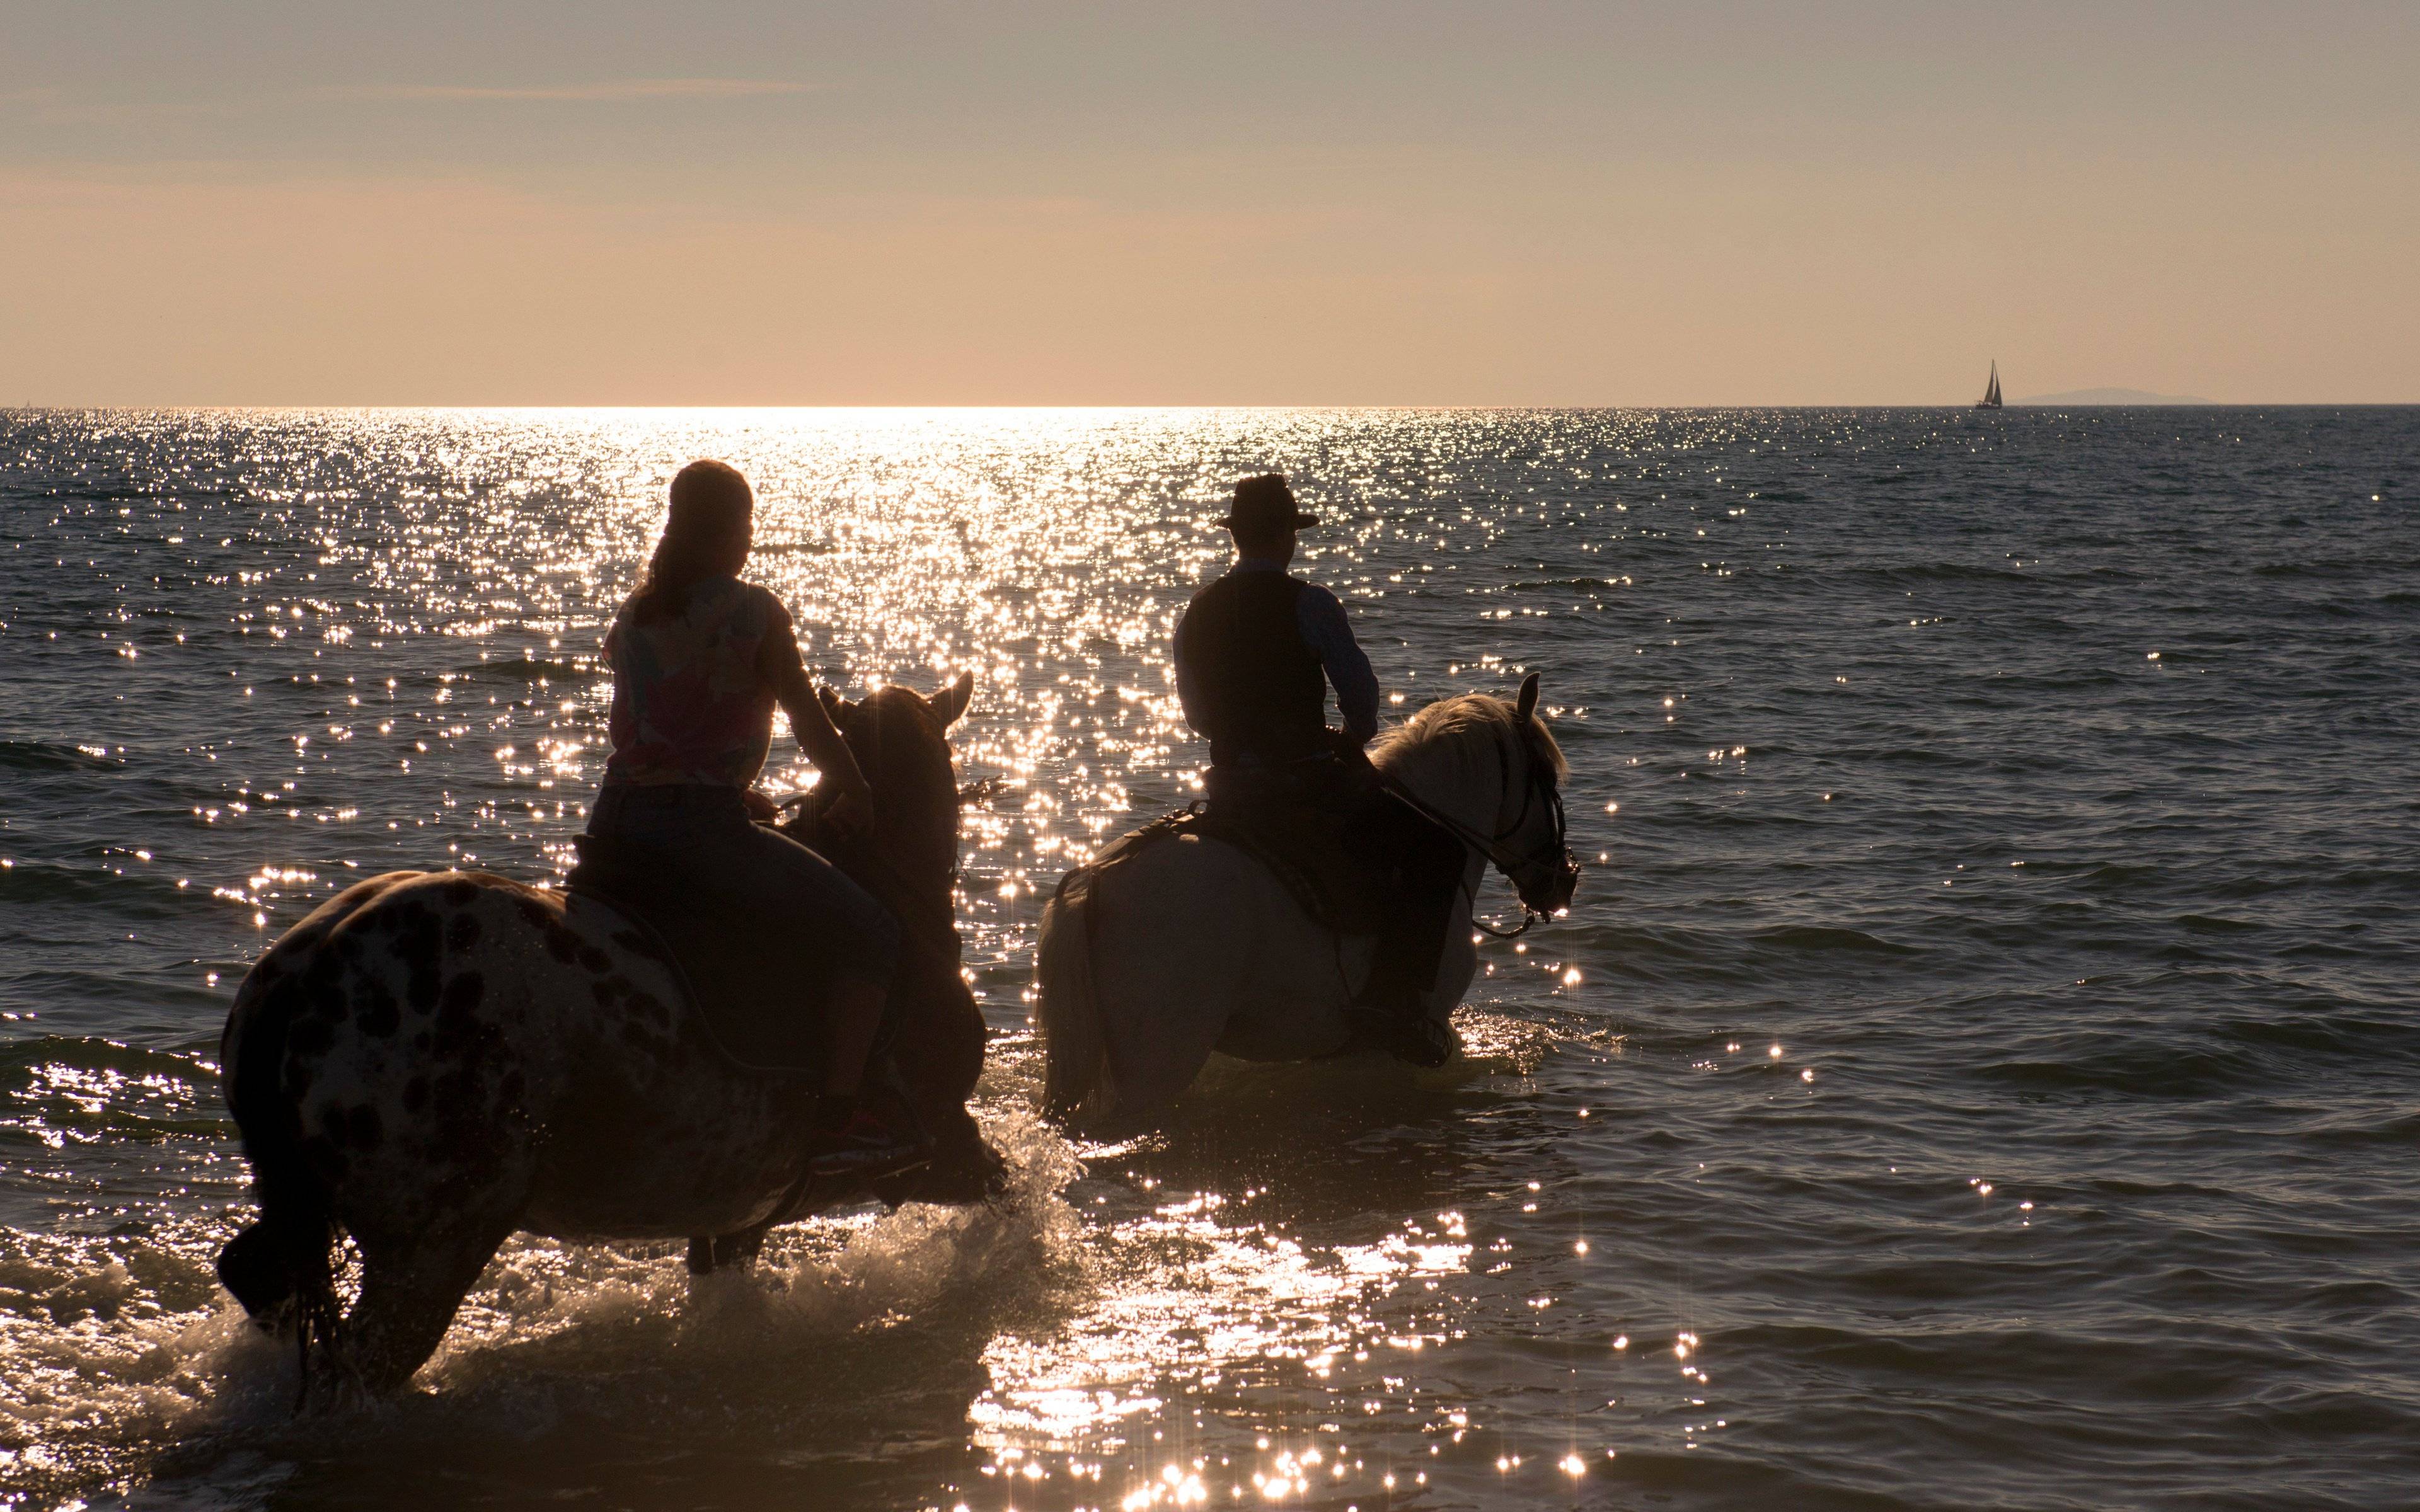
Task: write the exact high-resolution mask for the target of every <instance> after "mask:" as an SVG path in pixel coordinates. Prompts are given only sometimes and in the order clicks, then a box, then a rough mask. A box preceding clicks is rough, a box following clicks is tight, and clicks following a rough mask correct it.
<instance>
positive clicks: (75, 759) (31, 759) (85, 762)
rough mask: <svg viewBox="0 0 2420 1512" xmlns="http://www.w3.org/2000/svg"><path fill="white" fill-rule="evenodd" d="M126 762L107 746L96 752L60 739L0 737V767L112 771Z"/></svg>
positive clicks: (62, 770)
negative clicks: (113, 753) (12, 738)
mask: <svg viewBox="0 0 2420 1512" xmlns="http://www.w3.org/2000/svg"><path fill="white" fill-rule="evenodd" d="M125 766H126V760H125V758H124V757H121V756H113V755H110V754H109V753H108V752H107V750H106V749H102V750H101V751H100V752H99V753H98V754H96V752H95V750H94V748H91V747H85V746H76V745H70V744H68V743H66V742H63V741H50V740H0V771H10V772H115V771H122V770H124V768H125Z"/></svg>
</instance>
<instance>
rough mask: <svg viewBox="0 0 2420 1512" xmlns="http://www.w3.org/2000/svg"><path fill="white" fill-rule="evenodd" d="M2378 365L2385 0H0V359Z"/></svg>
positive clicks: (2399, 38) (2084, 377)
mask: <svg viewBox="0 0 2420 1512" xmlns="http://www.w3.org/2000/svg"><path fill="white" fill-rule="evenodd" d="M1994 357H1996V358H1997V359H1998V360H1999V363H2000V367H2001V371H2002V373H2003V375H2004V376H2005V379H2006V383H2007V386H2008V390H2009V393H2010V394H2011V395H2012V396H2013V395H2022V394H2028V393H2043V392H2048V391H2055V390H2061V389H2072V388H2084V387H2092V386H2102V385H2124V386H2129V387H2134V388H2142V389H2151V390H2159V391H2164V392H2170V393H2195V394H2202V395H2207V396H2209V397H2212V398H2217V399H2222V400H2237V401H2246V402H2258V401H2339V400H2341V401H2362V400H2373V401H2383V400H2394V401H2420V4H2413V3H2410V0H2405V3H2399V4H2393V5H2329V4H2322V3H2312V0H2303V3H2298V4H2278V5H2264V6H2248V5H2228V4H2197V5H2182V4H2178V5H2154V4H2142V5H2127V4H2123V3H2110V0H2102V3H2097V4H2091V5H2055V4H2034V3H2014V4H2002V5H1997V6H1984V5H1964V4H1960V5H1930V6H1918V5H1904V6H1894V5H1881V4H1837V5H1820V4H1798V5H1751V4H1740V5H1718V4H1706V3H1698V4H1690V5H1674V6H1625V5H1615V4H1601V5H1577V4H1571V5H1523V4H1508V3H1504V0H1491V3H1487V4H1470V5H1455V6H1448V5H1424V4H1406V3H1401V0H1398V3H1393V4H1383V5H1353V4H1323V3H1320V0H1289V3H1286V4H1281V5H1221V4H1217V3H1215V0H1213V3H1204V0H1193V3H1189V4H1183V5H1168V4H1154V3H1146V0H1132V3H1127V4H1120V5H1096V6H1082V5H1032V6H1014V5H1005V4H995V5H983V6H976V5H966V6H957V5H935V4H915V3H903V0H887V3H883V4H877V5H862V6H861V5H853V4H831V3H825V4H816V3H813V0H781V3H763V4H730V5H711V4H696V3H684V4H680V5H655V6H634V5H625V4H599V5H588V6H549V5H528V4H514V3H509V0H488V3H484V4H479V5H475V6H450V5H437V4H428V3H421V0H415V3H411V4H403V5H396V4H386V5H380V6H375V7H373V6H329V5H324V4H276V3H243V4H224V5H213V4H207V3H199V0H178V3H173V4H132V3H123V0H116V3H109V4H98V3H85V0H58V3H49V0H0V403H6V404H13V403H17V402H20V401H30V402H37V403H205V404H212V403H214V404H262V403H300V404H309V403H398V404H411V403H461V404H1185V403H1236V404H1352V403H1378V404H1424V403H1438V404H1832V403H1840V404H1854V403H1956V402H1962V401H1965V400H1969V399H1971V398H1973V397H1974V396H1975V394H1976V393H1978V392H1979V391H1980V389H1981V386H1982V378H1983V369H1984V364H1985V363H1986V362H1987V361H1988V360H1990V359H1992V358H1994Z"/></svg>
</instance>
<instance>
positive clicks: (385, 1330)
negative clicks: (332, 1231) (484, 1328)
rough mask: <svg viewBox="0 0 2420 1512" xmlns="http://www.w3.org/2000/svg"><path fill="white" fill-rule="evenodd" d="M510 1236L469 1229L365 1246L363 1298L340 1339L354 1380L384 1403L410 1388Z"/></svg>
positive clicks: (341, 1351) (503, 1231)
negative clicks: (498, 1248)
mask: <svg viewBox="0 0 2420 1512" xmlns="http://www.w3.org/2000/svg"><path fill="white" fill-rule="evenodd" d="M509 1232H510V1229H509V1227H497V1226H492V1225H490V1226H483V1227H462V1228H458V1229H454V1230H451V1231H447V1232H441V1233H432V1234H424V1235H420V1236H416V1237H415V1238H413V1239H412V1240H411V1241H410V1242H402V1243H395V1242H389V1243H381V1244H379V1245H377V1246H375V1247H374V1246H372V1245H368V1244H365V1245H363V1247H362V1248H363V1253H362V1290H361V1296H360V1297H359V1299H358V1300H356V1301H355V1302H354V1304H353V1307H352V1311H350V1312H349V1313H347V1314H346V1315H345V1321H344V1324H343V1327H342V1328H341V1329H340V1330H339V1333H338V1347H339V1356H338V1357H339V1359H341V1360H342V1361H343V1363H344V1365H345V1367H346V1368H347V1370H348V1371H349V1374H350V1375H351V1377H352V1379H353V1380H354V1381H358V1382H360V1384H361V1385H363V1386H364V1387H365V1388H366V1389H368V1390H369V1391H370V1392H371V1393H372V1394H373V1395H375V1396H388V1395H391V1394H393V1393H395V1392H397V1391H400V1390H402V1389H403V1388H404V1387H405V1386H407V1385H409V1384H410V1383H411V1376H412V1372H413V1371H416V1370H418V1369H419V1368H420V1367H421V1365H424V1364H426V1363H427V1359H428V1357H429V1356H430V1355H432V1354H434V1353H436V1352H437V1346H438V1345H439V1344H440V1343H442V1342H443V1340H444V1338H445V1330H446V1328H447V1326H448V1325H449V1324H451V1323H452V1322H453V1321H454V1314H455V1311H456V1310H457V1309H458V1308H459V1307H460V1306H461V1305H462V1298H463V1297H464V1296H465V1295H466V1294H467V1293H468V1292H469V1291H470V1289H471V1288H472V1286H473V1284H475V1283H476V1282H477V1281H478V1279H479V1273H480V1272H481V1271H484V1270H486V1269H487V1266H488V1261H489V1259H490V1258H492V1257H494V1255H495V1253H496V1246H498V1245H499V1244H502V1243H503V1242H504V1237H505V1235H506V1234H507V1233H509Z"/></svg>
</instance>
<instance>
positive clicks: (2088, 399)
mask: <svg viewBox="0 0 2420 1512" xmlns="http://www.w3.org/2000/svg"><path fill="white" fill-rule="evenodd" d="M2217 402H2218V401H2217V400H2215V399H2196V398H2195V397H2194V396H2193V395H2192V394H2190V393H2144V392H2143V391H2142V390H2141V389H2071V390H2069V391H2068V392H2067V393H2037V394H2035V395H2034V396H2033V397H2032V398H2030V399H2011V400H2009V403H2010V404H2046V405H2053V406H2058V405H2069V406H2073V405H2093V404H2216V403H2217Z"/></svg>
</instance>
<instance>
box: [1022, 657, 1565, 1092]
mask: <svg viewBox="0 0 2420 1512" xmlns="http://www.w3.org/2000/svg"><path fill="white" fill-rule="evenodd" d="M1537 703H1538V678H1537V674H1535V673H1534V672H1533V673H1531V674H1530V676H1529V677H1528V680H1527V681H1525V682H1523V683H1522V685H1521V695H1520V701H1519V702H1518V703H1507V702H1504V701H1503V700H1502V699H1499V698H1492V697H1490V696H1488V695H1486V694H1483V693H1466V694H1464V695H1463V696H1461V697H1459V698H1451V699H1446V700H1442V701H1440V702H1435V703H1432V704H1430V705H1429V706H1428V707H1426V708H1424V709H1422V710H1420V711H1419V713H1418V714H1416V715H1414V716H1413V717H1412V718H1411V720H1410V721H1409V722H1408V723H1406V724H1404V725H1403V726H1402V727H1400V728H1398V729H1396V730H1393V731H1390V732H1388V733H1387V734H1386V735H1385V736H1383V737H1382V738H1381V739H1380V741H1379V743H1378V745H1377V747H1376V748H1374V749H1373V751H1372V752H1371V760H1372V763H1373V764H1374V765H1375V766H1376V767H1377V768H1378V771H1379V773H1380V775H1381V776H1382V777H1383V778H1384V779H1385V780H1386V782H1387V785H1388V787H1389V788H1391V789H1393V790H1394V791H1395V792H1396V793H1397V794H1399V795H1403V796H1404V798H1406V799H1407V800H1408V801H1410V802H1411V803H1412V804H1413V805H1414V806H1415V807H1416V808H1419V809H1420V810H1423V811H1425V812H1426V813H1427V814H1428V815H1429V817H1430V818H1431V819H1433V820H1435V822H1437V823H1438V824H1440V825H1443V826H1444V827H1445V828H1446V829H1447V830H1449V831H1450V832H1451V833H1452V834H1454V835H1455V836H1456V837H1457V838H1458V839H1460V840H1461V841H1463V842H1464V845H1465V848H1466V852H1467V858H1466V865H1465V868H1464V872H1463V896H1464V899H1465V901H1467V900H1469V899H1470V898H1471V897H1473V896H1474V895H1475V894H1476V892H1477V889H1478V887H1479V884H1480V880H1481V877H1482V876H1483V875H1484V872H1485V868H1486V865H1487V863H1488V862H1489V861H1494V862H1495V863H1496V864H1497V866H1498V867H1499V868H1500V869H1502V871H1503V872H1504V873H1505V874H1506V875H1507V876H1508V877H1510V878H1511V879H1512V884H1513V886H1514V887H1515V888H1517V889H1518V890H1519V892H1520V895H1521V901H1522V903H1523V904H1524V906H1525V907H1526V908H1528V910H1529V911H1530V912H1532V913H1537V914H1553V913H1556V912H1559V910H1561V909H1562V908H1564V907H1566V906H1567V905H1569V903H1571V897H1572V889H1573V887H1575V885H1576V883H1577V880H1578V872H1579V868H1578V865H1577V863H1576V862H1575V861H1574V860H1573V859H1572V856H1571V853H1570V851H1569V850H1568V849H1566V848H1565V845H1564V836H1563V808H1562V800H1561V797H1560V795H1559V784H1560V783H1561V781H1562V779H1563V778H1564V777H1565V776H1566V775H1567V773H1568V771H1569V768H1568V766H1567V764H1565V762H1564V760H1563V754H1562V751H1561V750H1560V749H1559V748H1558V747H1557V746H1556V744H1555V739H1554V736H1552V735H1550V734H1548V733H1546V727H1545V724H1544V722H1543V721H1542V720H1540V719H1539V718H1538V717H1537V715H1536V712H1535V711H1536V709H1537ZM1459 912H1460V911H1459V910H1457V913H1458V914H1459ZM1448 930H1449V933H1448V935H1447V939H1446V947H1445V952H1444V957H1443V960H1442V962H1441V964H1439V966H1438V968H1437V975H1436V980H1435V981H1434V982H1432V983H1431V984H1430V986H1429V989H1428V991H1427V992H1426V993H1425V994H1424V995H1422V999H1421V1003H1422V1008H1423V1011H1426V1012H1427V1013H1428V1014H1430V1015H1431V1016H1432V1017H1434V1018H1435V1019H1436V1020H1437V1021H1438V1022H1439V1023H1440V1024H1442V1023H1445V1022H1447V1021H1448V1019H1449V1018H1450V1015H1451V1014H1452V1012H1453V1010H1454V1008H1455V1006H1456V1005H1457V1004H1459V1003H1460V1002H1461V1001H1462V995H1463V993H1464V992H1465V991H1466V989H1467V988H1468V987H1469V986H1470V979H1471V977H1472V975H1473V974H1474V973H1475V972H1476V971H1477V969H1478V962H1479V954H1478V951H1477V949H1475V948H1474V947H1473V945H1472V943H1471V936H1470V932H1469V930H1468V928H1467V927H1466V925H1465V924H1464V922H1463V920H1462V918H1459V917H1457V918H1454V919H1453V921H1452V922H1451V923H1450V925H1449V926H1448ZM1375 943H1376V942H1375V940H1374V939H1373V938H1372V937H1371V936H1368V935H1340V934H1338V933H1335V932H1334V931H1332V930H1330V929H1328V928H1326V927H1325V926H1324V925H1322V924H1321V923H1320V922H1319V921H1318V920H1316V919H1314V918H1311V915H1310V914H1309V913H1307V912H1305V910H1304V909H1303V907H1302V905H1301V903H1298V902H1297V901H1296V899H1295V895H1294V893H1293V892H1292V891H1290V890H1289V889H1288V888H1287V887H1285V886H1284V885H1283V884H1282V883H1280V881H1279V880H1278V879H1277V878H1276V877H1275V876H1273V875H1271V873H1270V872H1269V871H1268V870H1267V869H1266V868H1265V867H1264V866H1263V865H1262V864H1261V863H1260V862H1259V861H1257V860H1255V859H1254V858H1253V857H1252V856H1249V855H1247V854H1246V853H1244V852H1243V851H1241V850H1239V849H1236V848H1235V847H1233V846H1231V845H1227V844H1223V843H1221V842H1219V841H1215V840H1209V839H1205V838H1202V837H1199V836H1192V835H1187V836H1182V837H1180V838H1179V839H1176V840H1174V841H1162V842H1160V843H1157V844H1154V845H1149V846H1146V847H1144V848H1143V849H1142V850H1140V852H1138V853H1137V854H1135V855H1133V856H1131V857H1130V858H1128V859H1125V860H1124V861H1121V862H1119V863H1118V864H1117V865H1115V866H1113V867H1111V868H1109V869H1107V870H1106V871H1104V872H1101V873H1099V874H1097V875H1095V876H1094V877H1093V878H1091V879H1090V880H1089V885H1087V886H1083V887H1063V888H1062V889H1061V892H1060V895H1059V896H1058V897H1056V898H1054V899H1053V900H1052V901H1051V903H1050V904H1049V905H1048V906H1047V907H1046V908H1045V909H1044V910H1043V914H1042V945H1041V949H1040V951H1039V954H1038V958H1037V962H1036V971H1037V974H1038V977H1039V979H1040V986H1041V996H1042V1011H1041V1020H1042V1031H1043V1036H1044V1039H1045V1041H1046V1046H1047V1072H1046V1076H1045V1082H1044V1089H1043V1103H1044V1106H1045V1109H1046V1111H1047V1112H1048V1113H1050V1114H1051V1115H1052V1116H1053V1117H1056V1118H1061V1119H1066V1120H1068V1121H1069V1122H1070V1123H1072V1124H1073V1125H1075V1126H1076V1127H1077V1128H1078V1129H1080V1130H1083V1131H1085V1132H1087V1133H1092V1134H1102V1133H1105V1132H1107V1131H1109V1130H1112V1129H1128V1128H1133V1127H1137V1126H1140V1125H1141V1124H1143V1123H1146V1122H1147V1121H1148V1120H1149V1119H1151V1118H1152V1117H1153V1116H1154V1115H1155V1114H1156V1113H1157V1112H1158V1111H1159V1110H1160V1109H1162V1108H1163V1107H1164V1106H1165V1105H1166V1104H1167V1103H1169V1102H1170V1101H1171V1100H1172V1099H1173V1098H1175V1097H1176V1095H1177V1094H1178V1093H1180V1092H1182V1091H1184V1090H1185V1088H1187V1087H1188V1086H1190V1085H1191V1084H1192V1082H1193V1079H1194V1077H1195V1076H1197V1075H1198V1074H1200V1072H1201V1071H1202V1066H1203V1064H1204V1063H1205V1062H1206V1061H1207V1060H1208V1059H1209V1057H1210V1053H1211V1052H1212V1051H1213V1050H1218V1051H1221V1052H1223V1053H1225V1054H1227V1055H1230V1056H1234V1057H1238V1058H1241V1059H1245V1060H1310V1059H1315V1058H1317V1057H1324V1056H1331V1055H1334V1054H1336V1053H1337V1052H1339V1051H1341V1050H1342V1049H1344V1048H1345V1047H1346V1046H1347V1044H1348V1043H1349V1042H1350V1041H1351V1039H1352V1029H1351V1026H1350V1024H1349V1022H1348V1017H1347V1010H1348V1009H1349V1008H1350V1007H1351V1005H1352V1003H1353V1001H1354V999H1355V997H1356V996H1357V995H1358V994H1359V992H1360V990H1361V987H1362V984H1363V983H1364V982H1365V981H1366V980H1368V977H1369V972H1370V964H1371V957H1372V953H1373V948H1374V946H1375Z"/></svg>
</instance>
